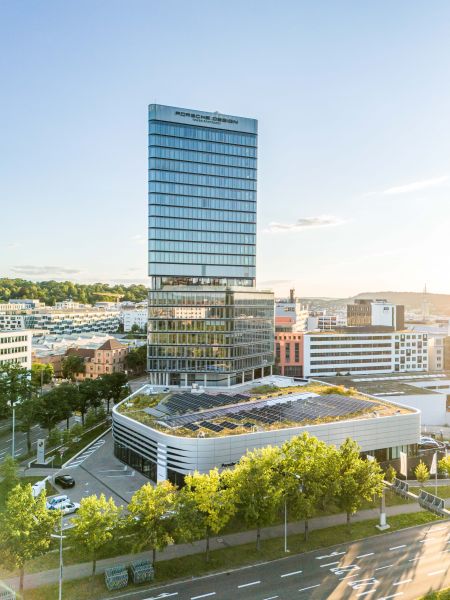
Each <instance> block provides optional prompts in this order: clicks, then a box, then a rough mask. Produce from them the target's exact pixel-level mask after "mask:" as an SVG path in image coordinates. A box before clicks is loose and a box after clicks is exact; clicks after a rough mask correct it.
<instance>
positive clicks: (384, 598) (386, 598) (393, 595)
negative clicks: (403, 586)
mask: <svg viewBox="0 0 450 600" xmlns="http://www.w3.org/2000/svg"><path fill="white" fill-rule="evenodd" d="M396 596H403V592H397V593H396V594H391V595H390V596H383V597H382V598H379V599H378V600H389V598H395V597H396Z"/></svg>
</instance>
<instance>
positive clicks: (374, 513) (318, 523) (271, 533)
mask: <svg viewBox="0 0 450 600" xmlns="http://www.w3.org/2000/svg"><path fill="white" fill-rule="evenodd" d="M420 510H423V509H421V508H420V506H419V505H418V504H415V503H414V504H402V505H398V506H388V507H386V513H387V516H388V517H389V516H394V515H399V514H406V513H413V512H418V511H420ZM378 516H379V510H378V509H368V510H363V511H361V512H359V513H357V514H356V515H354V516H353V517H352V523H356V522H358V521H366V520H368V519H377V518H378ZM345 522H346V520H345V515H344V514H339V515H329V516H326V517H316V518H314V519H311V520H310V521H309V530H310V531H314V530H317V529H325V528H326V527H333V526H334V525H343V524H345ZM303 527H304V525H303V522H302V521H300V522H296V523H289V524H288V533H289V535H292V534H298V533H303ZM374 533H375V531H374ZM283 535H284V526H283V525H274V526H272V527H265V528H264V529H263V530H262V532H261V539H262V540H265V539H270V538H276V537H279V538H282V537H283ZM248 543H256V531H254V530H250V531H242V532H239V533H230V534H228V535H224V536H222V537H214V538H211V541H210V548H211V550H217V549H220V548H224V547H227V546H239V545H241V544H248ZM204 551H205V541H204V540H199V541H196V542H193V543H192V544H177V545H173V546H168V547H167V548H166V549H165V550H164V551H163V552H158V555H157V560H170V559H171V558H176V557H180V556H187V555H189V554H199V553H201V552H204ZM148 557H149V552H148V551H147V552H141V553H139V554H126V555H123V556H115V557H114V558H105V559H103V560H99V561H98V562H97V574H99V573H103V572H104V571H105V569H108V568H109V567H112V566H114V565H117V564H120V563H122V564H123V563H125V564H127V563H130V562H132V561H134V560H138V559H140V558H145V559H148ZM91 572H92V563H91V562H88V563H79V564H76V565H69V566H67V567H64V581H68V580H69V579H82V578H84V577H89V576H90V575H91ZM58 576H59V569H51V570H49V571H42V572H41V573H32V574H30V575H25V580H24V587H25V589H32V588H35V587H39V586H41V585H46V584H49V583H56V582H57V581H58ZM4 583H6V585H8V586H10V587H12V588H13V589H16V590H18V589H19V578H18V577H12V578H10V579H5V580H4Z"/></svg>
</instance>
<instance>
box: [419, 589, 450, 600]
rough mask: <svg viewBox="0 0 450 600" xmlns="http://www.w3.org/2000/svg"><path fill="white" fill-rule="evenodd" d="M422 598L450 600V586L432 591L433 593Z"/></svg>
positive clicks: (426, 599) (424, 599)
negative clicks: (438, 590)
mask: <svg viewBox="0 0 450 600" xmlns="http://www.w3.org/2000/svg"><path fill="white" fill-rule="evenodd" d="M421 600H450V588H447V589H446V590H441V591H440V592H431V594H427V595H426V596H424V597H423V598H422V599H421Z"/></svg>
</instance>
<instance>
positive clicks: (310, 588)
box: [275, 583, 320, 598]
mask: <svg viewBox="0 0 450 600" xmlns="http://www.w3.org/2000/svg"><path fill="white" fill-rule="evenodd" d="M319 586H320V583H317V584H316V585H310V586H309V587H306V588H301V589H300V590H298V591H299V592H306V590H312V589H314V588H316V587H319ZM275 598H278V596H275Z"/></svg>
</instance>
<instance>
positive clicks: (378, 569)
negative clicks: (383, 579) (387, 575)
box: [374, 565, 394, 571]
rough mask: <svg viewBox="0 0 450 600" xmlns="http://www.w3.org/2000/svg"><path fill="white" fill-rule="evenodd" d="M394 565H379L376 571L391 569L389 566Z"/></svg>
mask: <svg viewBox="0 0 450 600" xmlns="http://www.w3.org/2000/svg"><path fill="white" fill-rule="evenodd" d="M393 566H394V565H384V567H377V568H376V569H374V570H375V571H381V570H382V569H389V567H393Z"/></svg>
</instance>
